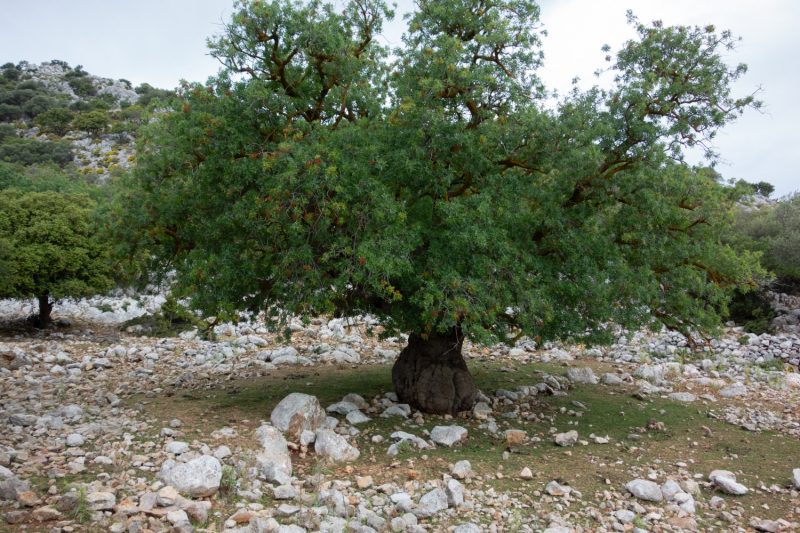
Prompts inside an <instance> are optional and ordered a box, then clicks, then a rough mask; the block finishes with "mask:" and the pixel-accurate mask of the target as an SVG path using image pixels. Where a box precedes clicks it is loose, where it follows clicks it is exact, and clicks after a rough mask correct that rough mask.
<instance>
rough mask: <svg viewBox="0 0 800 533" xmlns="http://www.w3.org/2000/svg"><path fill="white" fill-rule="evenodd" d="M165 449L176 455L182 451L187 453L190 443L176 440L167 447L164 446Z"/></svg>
mask: <svg viewBox="0 0 800 533" xmlns="http://www.w3.org/2000/svg"><path fill="white" fill-rule="evenodd" d="M164 451H166V452H167V453H174V454H175V455H180V454H182V453H186V452H188V451H189V445H188V444H187V443H185V442H180V441H177V440H174V441H172V442H170V443H168V444H167V446H166V448H164Z"/></svg>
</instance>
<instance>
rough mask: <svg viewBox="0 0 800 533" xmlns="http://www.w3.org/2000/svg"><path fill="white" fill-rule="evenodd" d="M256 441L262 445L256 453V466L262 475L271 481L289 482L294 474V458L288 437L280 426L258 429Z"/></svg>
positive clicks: (266, 426)
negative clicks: (284, 435)
mask: <svg viewBox="0 0 800 533" xmlns="http://www.w3.org/2000/svg"><path fill="white" fill-rule="evenodd" d="M256 441H258V443H259V444H260V445H261V449H260V450H258V453H257V454H256V467H257V468H258V471H259V473H260V474H261V476H262V477H263V478H264V479H266V480H267V481H270V482H275V483H280V484H285V483H288V482H289V481H290V479H291V475H292V458H291V456H290V455H289V447H288V445H287V444H286V439H285V438H283V435H282V434H281V432H280V431H279V430H278V428H276V427H273V426H269V425H264V426H261V427H260V428H258V429H257V430H256Z"/></svg>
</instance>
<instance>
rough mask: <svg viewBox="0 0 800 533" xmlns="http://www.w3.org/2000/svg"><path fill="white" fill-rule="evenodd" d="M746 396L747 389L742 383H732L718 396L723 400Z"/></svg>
mask: <svg viewBox="0 0 800 533" xmlns="http://www.w3.org/2000/svg"><path fill="white" fill-rule="evenodd" d="M746 394H747V387H745V386H744V384H743V383H734V384H733V385H729V386H727V387H725V388H724V389H722V390H721V391H719V395H720V396H722V397H723V398H736V397H738V396H744V395H746Z"/></svg>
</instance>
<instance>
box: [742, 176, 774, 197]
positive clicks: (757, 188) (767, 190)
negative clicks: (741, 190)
mask: <svg viewBox="0 0 800 533" xmlns="http://www.w3.org/2000/svg"><path fill="white" fill-rule="evenodd" d="M737 184H738V185H742V186H746V187H747V188H749V189H750V190H751V191H752V194H760V195H762V196H766V197H769V196H770V195H772V193H774V192H775V186H774V185H773V184H771V183H769V182H766V181H759V182H758V183H750V182H747V181H745V180H739V181H738V182H737Z"/></svg>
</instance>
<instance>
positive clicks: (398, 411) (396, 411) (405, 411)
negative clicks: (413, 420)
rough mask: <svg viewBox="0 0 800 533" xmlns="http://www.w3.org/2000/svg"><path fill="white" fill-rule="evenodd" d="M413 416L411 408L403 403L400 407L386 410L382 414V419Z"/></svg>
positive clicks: (394, 406) (396, 406) (393, 406)
mask: <svg viewBox="0 0 800 533" xmlns="http://www.w3.org/2000/svg"><path fill="white" fill-rule="evenodd" d="M410 414H411V406H410V405H408V404H405V403H401V404H398V405H392V406H391V407H389V408H388V409H386V410H385V411H384V412H383V413H381V417H382V418H389V417H390V416H402V417H405V418H408V416H409V415H410Z"/></svg>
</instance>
